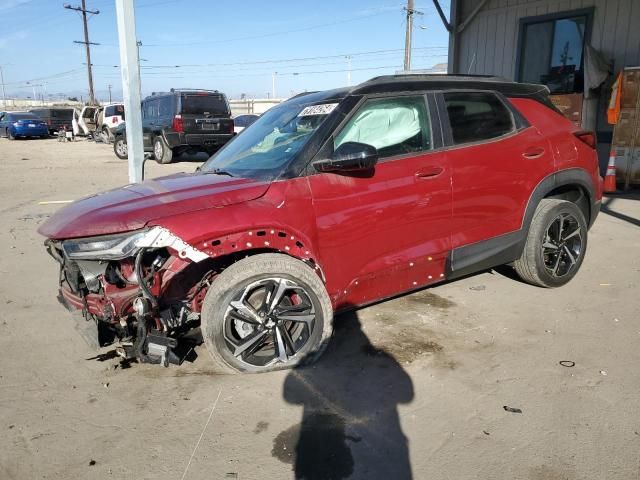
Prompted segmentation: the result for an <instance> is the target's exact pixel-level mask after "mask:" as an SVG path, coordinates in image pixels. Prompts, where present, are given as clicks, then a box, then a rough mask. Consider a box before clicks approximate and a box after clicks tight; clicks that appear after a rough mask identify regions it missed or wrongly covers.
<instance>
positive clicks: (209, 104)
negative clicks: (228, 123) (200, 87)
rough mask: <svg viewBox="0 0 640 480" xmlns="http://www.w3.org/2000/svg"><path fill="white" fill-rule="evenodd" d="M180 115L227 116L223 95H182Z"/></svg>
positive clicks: (227, 111) (227, 109) (225, 101)
mask: <svg viewBox="0 0 640 480" xmlns="http://www.w3.org/2000/svg"><path fill="white" fill-rule="evenodd" d="M182 113H186V114H200V113H207V114H211V115H229V106H228V105H227V99H226V98H225V97H224V95H182Z"/></svg>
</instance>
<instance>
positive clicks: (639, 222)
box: [600, 191, 640, 227]
mask: <svg viewBox="0 0 640 480" xmlns="http://www.w3.org/2000/svg"><path fill="white" fill-rule="evenodd" d="M620 198H624V199H626V200H640V192H638V191H632V192H625V193H621V194H614V195H608V196H607V197H605V198H604V199H603V200H602V207H601V208H600V211H601V212H602V213H604V214H605V215H609V216H611V217H614V218H617V219H618V220H623V221H625V222H628V223H630V224H632V225H635V226H636V227H640V219H638V218H634V217H631V216H629V215H625V214H624V213H621V212H619V211H618V210H616V209H614V204H615V203H616V200H617V199H620Z"/></svg>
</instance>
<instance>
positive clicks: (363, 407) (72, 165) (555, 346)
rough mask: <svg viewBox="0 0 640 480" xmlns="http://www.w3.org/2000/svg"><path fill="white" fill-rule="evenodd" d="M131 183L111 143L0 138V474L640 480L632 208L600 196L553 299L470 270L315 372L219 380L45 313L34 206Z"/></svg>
mask: <svg viewBox="0 0 640 480" xmlns="http://www.w3.org/2000/svg"><path fill="white" fill-rule="evenodd" d="M197 160H198V159H191V160H187V161H181V162H179V163H176V164H173V165H166V166H163V165H157V164H156V163H155V162H149V165H148V167H147V171H148V176H149V177H152V176H159V175H163V174H168V173H173V172H177V171H183V170H186V171H192V170H193V169H195V168H196V166H197V165H198V164H199V163H198V161H197ZM126 175H127V169H126V162H123V161H120V160H118V159H117V158H116V157H115V156H114V155H113V153H112V150H111V148H110V147H109V146H106V145H96V144H93V143H90V142H78V143H74V144H61V143H57V142H56V141H55V140H31V141H25V140H22V141H14V142H10V141H8V140H6V139H0V222H1V224H2V229H1V231H0V242H1V243H0V244H1V245H2V251H3V252H5V253H4V255H2V256H1V257H0V273H1V275H2V280H1V281H0V305H2V307H3V308H4V310H3V313H2V315H1V318H0V365H1V368H0V432H1V433H0V478H2V479H7V480H8V479H20V480H22V479H40V478H46V479H72V478H73V479H80V478H82V479H104V478H123V479H130V478H131V479H133V478H136V479H142V478H144V479H212V480H214V479H242V480H245V479H290V478H294V475H295V474H294V471H295V472H297V475H298V477H299V478H307V479H313V480H315V479H318V480H319V479H343V478H354V479H407V478H415V479H442V480H445V479H451V480H459V479H471V478H477V479H531V480H543V479H548V480H551V479H553V480H556V479H566V480H576V479H589V480H593V479H605V478H606V479H625V480H627V479H632V478H640V456H639V455H638V452H639V451H640V414H639V413H638V412H640V393H639V392H640V369H639V368H638V365H640V348H638V345H639V342H640V323H639V322H638V320H639V319H640V298H639V294H638V293H639V290H638V278H639V273H640V254H639V249H640V201H638V200H640V196H638V195H636V196H635V197H634V196H618V197H614V198H608V199H606V200H605V209H604V212H603V213H602V214H601V215H600V217H599V218H598V220H597V222H596V225H595V226H594V228H593V229H592V231H591V232H590V237H589V248H588V250H589V251H588V253H587V256H586V260H585V262H584V264H583V267H582V270H581V272H580V273H579V274H578V276H577V277H576V278H575V279H574V280H573V281H572V282H571V283H570V284H569V285H567V286H565V287H563V288H560V289H556V290H544V289H540V288H535V287H532V286H528V285H526V284H523V283H521V282H519V281H517V280H515V279H514V278H510V276H511V275H510V274H509V270H508V269H500V270H499V271H498V272H496V271H491V272H485V273H481V274H478V275H474V276H471V277H468V278H465V279H463V280H459V281H456V282H452V283H448V284H444V285H440V286H437V287H434V288H430V289H427V290H423V291H420V292H417V293H415V294H412V295H407V296H404V297H401V298H398V299H396V300H392V301H388V302H384V303H381V304H379V305H376V306H373V307H369V308H365V309H362V310H359V311H358V312H355V313H352V314H348V315H343V316H341V317H339V318H338V319H337V320H336V331H335V335H334V338H333V340H332V344H331V346H330V347H329V350H328V351H327V352H326V354H325V355H324V357H323V358H322V360H321V361H320V362H319V363H318V364H317V365H316V366H314V367H312V368H305V369H300V370H296V371H294V372H278V373H272V374H264V375H237V376H217V375H213V374H212V373H211V366H210V363H209V358H208V356H207V352H206V351H205V350H204V349H203V348H198V349H197V350H196V353H197V354H198V357H197V358H196V360H195V362H193V363H186V364H184V365H182V366H180V367H175V366H172V367H170V368H167V369H165V368H162V367H158V366H149V365H138V364H132V365H131V366H130V367H129V368H123V366H121V365H120V362H119V361H118V360H117V359H113V358H111V359H106V360H104V359H102V360H103V361H100V359H96V358H95V357H96V353H95V352H92V351H91V350H90V349H89V348H88V347H87V346H86V345H85V344H84V342H83V341H82V339H81V338H80V337H79V336H78V334H77V333H76V332H75V330H74V329H73V326H72V322H71V321H70V319H69V316H68V314H67V313H66V311H65V310H64V309H63V308H62V307H61V306H59V305H58V303H57V302H56V299H55V297H56V278H57V265H56V264H55V262H54V261H53V260H52V259H51V258H49V257H48V255H47V254H46V253H45V251H44V248H43V247H42V240H43V239H42V238H40V237H39V236H38V234H37V233H36V231H35V230H36V228H37V226H38V224H40V223H41V222H42V221H43V220H44V219H45V218H46V217H47V216H48V215H50V214H51V213H52V212H54V211H55V210H56V209H57V208H59V205H55V204H53V205H51V204H50V205H39V203H38V202H42V201H52V200H72V199H76V198H79V197H81V196H83V195H86V194H89V193H93V192H95V191H97V190H104V189H107V188H111V187H115V186H118V185H121V184H124V183H126V181H127V176H126ZM561 361H570V362H572V363H568V364H567V365H572V364H573V362H575V366H573V367H571V366H562V365H561V364H560V363H559V362H561ZM505 406H506V407H509V408H512V409H519V410H515V411H507V410H505V408H504V407H505ZM318 464H321V465H323V466H322V467H321V468H315V469H311V468H310V466H311V465H318Z"/></svg>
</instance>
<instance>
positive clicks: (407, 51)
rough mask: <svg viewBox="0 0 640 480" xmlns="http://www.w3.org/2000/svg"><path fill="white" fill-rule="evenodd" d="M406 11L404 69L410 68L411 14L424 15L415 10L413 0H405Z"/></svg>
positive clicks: (406, 70)
mask: <svg viewBox="0 0 640 480" xmlns="http://www.w3.org/2000/svg"><path fill="white" fill-rule="evenodd" d="M404 9H405V11H406V12H407V31H406V33H405V36H404V71H405V72H408V71H409V70H411V35H412V34H413V16H414V15H424V13H423V12H420V11H419V10H416V9H415V8H414V5H413V0H407V6H406V7H405V8H404Z"/></svg>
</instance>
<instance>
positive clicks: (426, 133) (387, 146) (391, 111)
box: [334, 96, 432, 158]
mask: <svg viewBox="0 0 640 480" xmlns="http://www.w3.org/2000/svg"><path fill="white" fill-rule="evenodd" d="M346 142H359V143H366V144H368V145H373V146H374V147H376V148H377V149H378V154H379V156H380V158H384V157H392V156H395V155H404V154H407V153H411V152H420V151H423V150H430V149H431V148H432V142H431V127H430V124H429V115H428V114H427V107H426V104H425V102H424V97H422V96H419V97H396V98H382V99H377V100H369V101H368V102H366V103H365V104H364V105H363V106H362V107H361V108H360V110H359V111H358V112H356V113H355V115H354V116H353V117H352V118H351V120H349V123H347V125H346V126H345V127H344V128H343V129H342V131H341V132H340V133H339V134H338V135H337V136H336V138H335V140H334V149H335V148H338V147H339V146H340V145H342V144H343V143H346Z"/></svg>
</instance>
